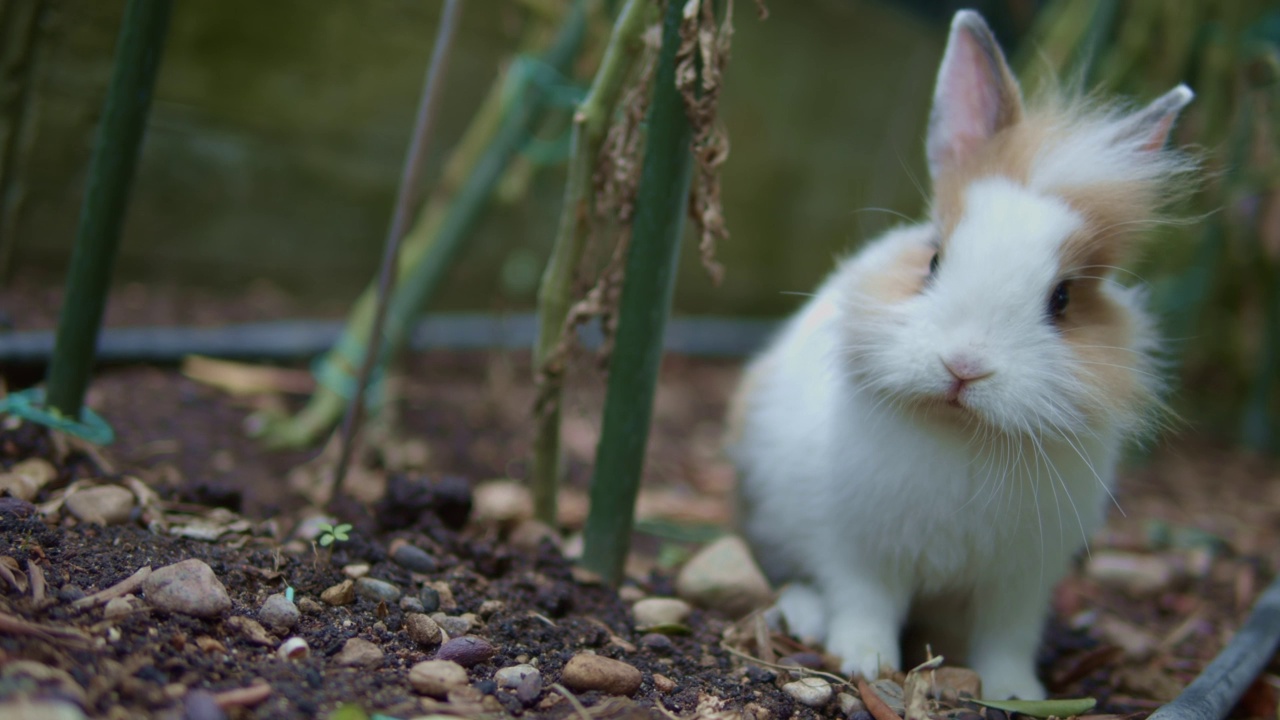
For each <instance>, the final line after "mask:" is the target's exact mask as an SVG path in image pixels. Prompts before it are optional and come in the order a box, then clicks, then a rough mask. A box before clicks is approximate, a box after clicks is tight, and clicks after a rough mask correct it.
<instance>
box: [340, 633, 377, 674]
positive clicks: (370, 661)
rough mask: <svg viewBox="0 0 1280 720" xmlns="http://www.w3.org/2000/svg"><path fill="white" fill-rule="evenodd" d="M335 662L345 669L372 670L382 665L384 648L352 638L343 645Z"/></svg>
mask: <svg viewBox="0 0 1280 720" xmlns="http://www.w3.org/2000/svg"><path fill="white" fill-rule="evenodd" d="M333 661H334V662H336V663H338V664H339V665H341V666H343V667H354V668H372V667H376V666H378V665H381V664H382V648H380V647H378V646H377V645H374V644H373V643H371V642H369V641H368V640H363V639H361V638H351V639H350V640H348V641H346V642H345V643H343V645H342V650H340V651H338V654H337V655H336V656H335V657H334V658H333Z"/></svg>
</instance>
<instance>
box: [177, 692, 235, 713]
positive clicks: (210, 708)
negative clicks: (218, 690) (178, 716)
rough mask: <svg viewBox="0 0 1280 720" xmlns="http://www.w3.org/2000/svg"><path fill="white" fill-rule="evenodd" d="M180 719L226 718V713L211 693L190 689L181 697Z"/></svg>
mask: <svg viewBox="0 0 1280 720" xmlns="http://www.w3.org/2000/svg"><path fill="white" fill-rule="evenodd" d="M182 720H227V713H226V712H225V711H224V710H223V709H222V708H221V707H219V706H218V698H217V697H215V696H214V694H213V693H211V692H209V691H208V690H192V691H191V692H189V693H187V694H186V695H185V696H184V697H183V698H182Z"/></svg>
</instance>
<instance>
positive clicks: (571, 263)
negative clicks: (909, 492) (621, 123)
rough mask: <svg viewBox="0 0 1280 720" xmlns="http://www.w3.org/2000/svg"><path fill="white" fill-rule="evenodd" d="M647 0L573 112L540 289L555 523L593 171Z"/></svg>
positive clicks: (546, 461) (543, 494)
mask: <svg viewBox="0 0 1280 720" xmlns="http://www.w3.org/2000/svg"><path fill="white" fill-rule="evenodd" d="M649 8H650V3H649V2H648V0H627V4H626V6H625V7H623V9H622V13H621V14H620V15H619V16H618V20H617V22H616V23H615V25H614V28H613V34H612V36H611V37H610V39H609V45H608V47H607V48H606V49H605V51H604V57H603V58H602V59H601V61H600V68H599V70H597V71H596V76H595V80H594V81H593V82H592V84H591V89H590V91H589V92H588V93H587V96H586V98H585V99H583V101H582V103H581V104H580V105H579V106H578V110H577V112H576V113H574V116H573V137H572V140H571V142H572V147H573V150H572V154H571V155H570V160H569V172H568V179H567V180H566V183H565V194H564V206H563V207H562V209H561V211H560V224H559V228H558V230H557V234H556V242H555V247H554V248H553V249H552V252H551V258H550V259H549V260H548V261H547V267H546V270H545V272H544V273H543V275H542V284H541V286H540V287H539V289H538V340H537V343H536V345H535V347H534V362H533V370H534V378H535V380H537V381H538V383H539V387H538V401H537V413H536V416H537V417H536V422H537V426H538V427H537V435H536V438H535V440H534V451H533V471H532V485H533V497H534V512H535V514H536V515H537V517H538V519H539V520H541V521H543V522H545V523H547V524H549V525H554V524H555V522H556V489H557V488H556V486H557V484H558V483H559V479H560V400H561V388H562V384H563V378H564V358H563V357H557V356H558V355H562V353H560V352H559V348H560V347H561V339H562V337H563V334H564V332H565V327H564V324H565V319H566V318H567V317H568V315H569V307H570V303H571V301H572V299H573V298H572V292H573V279H574V272H575V270H576V269H577V267H578V264H579V262H580V261H581V258H582V250H583V245H584V244H585V242H586V238H587V230H588V228H587V225H588V221H589V218H590V217H591V215H592V212H591V211H592V205H593V203H592V192H591V190H592V171H593V170H594V168H595V167H596V159H597V157H598V156H599V154H600V147H601V145H602V143H603V141H604V136H605V130H606V129H608V126H609V120H610V118H612V117H613V112H614V109H615V108H616V107H617V104H618V98H619V97H620V96H621V94H622V89H623V83H624V82H625V80H626V78H627V76H628V74H629V73H630V70H631V67H632V66H633V65H634V64H635V60H636V57H637V56H638V53H639V50H640V48H641V47H642V41H641V35H642V34H643V33H644V27H645V15H646V11H647V10H648V9H649Z"/></svg>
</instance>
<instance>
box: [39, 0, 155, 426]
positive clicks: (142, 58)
mask: <svg viewBox="0 0 1280 720" xmlns="http://www.w3.org/2000/svg"><path fill="white" fill-rule="evenodd" d="M170 4H171V3H170V0H129V4H128V5H126V6H125V11H124V20H123V23H122V25H121V28H120V39H119V41H118V42H117V43H116V59H115V64H114V66H113V68H112V71H111V85H110V88H109V89H108V91H107V101H106V106H105V108H104V109H103V116H102V124H101V126H100V127H99V131H98V138H97V142H96V143H95V146H94V151H93V159H92V160H91V162H90V166H89V187H88V189H87V190H86V191H85V195H84V204H83V206H82V207H81V210H80V228H79V231H78V232H77V234H76V244H75V248H74V249H73V250H72V254H71V269H70V271H69V272H68V275H67V295H66V298H65V299H64V300H63V306H62V313H61V316H60V318H59V320H58V340H57V344H56V346H55V348H54V353H53V360H52V362H51V363H50V366H49V380H48V392H49V394H48V404H49V406H50V407H51V408H53V409H54V410H56V411H58V412H60V413H61V414H62V415H63V416H66V417H70V418H79V417H80V409H81V405H82V404H83V402H84V393H85V389H86V388H87V387H88V385H89V374H90V373H91V372H92V370H93V361H94V349H95V347H96V346H97V343H98V330H99V328H100V326H101V325H102V313H103V310H104V308H105V307H106V300H107V288H108V286H109V285H110V283H111V271H112V268H113V267H114V266H115V259H116V250H117V249H118V248H119V246H120V230H121V226H122V225H123V224H124V214H125V210H126V209H127V207H128V202H129V189H130V186H131V185H132V181H133V175H134V168H135V167H136V165H137V162H138V151H139V149H140V147H141V146H142V134H143V130H144V129H145V126H146V122H147V111H148V109H150V107H151V95H152V91H153V90H154V88H155V81H156V73H157V71H158V70H159V67H160V55H161V53H162V51H163V50H164V36H165V32H166V30H167V29H168V25H169V9H170Z"/></svg>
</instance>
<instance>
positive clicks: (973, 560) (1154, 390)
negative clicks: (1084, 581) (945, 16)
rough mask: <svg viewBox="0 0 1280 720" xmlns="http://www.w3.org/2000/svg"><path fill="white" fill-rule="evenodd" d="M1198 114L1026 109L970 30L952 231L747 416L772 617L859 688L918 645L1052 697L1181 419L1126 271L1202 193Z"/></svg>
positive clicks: (752, 402)
mask: <svg viewBox="0 0 1280 720" xmlns="http://www.w3.org/2000/svg"><path fill="white" fill-rule="evenodd" d="M1191 98H1192V93H1191V91H1190V90H1188V89H1187V88H1186V87H1185V86H1181V85H1180V86H1178V87H1176V88H1174V89H1173V90H1171V91H1170V92H1168V93H1167V94H1165V95H1164V96H1162V97H1160V98H1159V99H1157V100H1155V101H1154V102H1152V103H1151V104H1150V105H1149V106H1147V107H1146V108H1143V109H1141V110H1137V111H1136V112H1129V111H1126V110H1124V109H1121V108H1118V107H1116V106H1113V105H1106V104H1099V103H1096V102H1089V101H1086V100H1084V99H1081V98H1074V99H1070V98H1067V99H1064V98H1062V97H1061V96H1059V95H1052V94H1051V95H1050V96H1049V97H1046V98H1045V99H1043V100H1037V101H1035V102H1033V103H1027V104H1024V101H1023V98H1022V93H1021V91H1020V89H1019V87H1018V85H1017V83H1016V81H1015V80H1014V77H1013V74H1012V73H1011V72H1010V70H1009V68H1008V65H1007V64H1006V62H1005V59H1004V56H1003V54H1002V53H1001V51H1000V48H999V46H998V44H997V43H996V41H995V38H994V37H993V36H992V34H991V31H990V30H989V29H988V27H987V25H986V23H985V22H984V21H983V20H982V18H981V17H980V16H979V15H978V14H977V13H975V12H972V11H961V12H959V13H957V14H956V16H955V19H954V21H953V23H952V26H951V33H950V37H949V40H948V44H947V48H946V53H945V55H944V57H943V60H942V64H941V67H940V69H939V73H938V78H937V84H936V87H935V90H934V98H933V110H932V114H931V115H930V119H929V129H928V140H927V147H926V149H927V155H928V163H929V170H930V174H931V176H932V181H933V192H934V197H933V202H932V207H931V210H930V216H929V219H928V220H927V221H926V222H922V223H920V224H916V225H909V226H906V227H901V228H898V229H895V230H892V231H890V232H888V233H887V234H885V235H884V236H882V237H880V238H878V239H876V240H874V241H871V242H870V243H869V244H868V245H866V246H865V247H864V248H863V249H862V250H861V251H860V252H859V253H857V254H856V255H854V256H853V257H851V258H849V259H847V260H845V261H844V262H842V263H841V264H840V265H839V266H838V268H837V269H836V270H835V271H834V273H833V274H832V275H831V276H830V277H829V278H828V279H827V280H826V282H825V283H824V284H823V285H822V286H821V288H820V289H819V290H818V292H817V294H816V295H815V296H813V298H812V299H811V300H810V301H809V302H808V303H807V304H806V305H805V307H804V308H803V309H802V310H801V311H800V312H799V313H798V315H797V316H796V317H794V318H793V319H792V320H791V321H790V322H789V323H788V324H787V325H786V326H785V327H784V328H783V329H782V330H781V332H780V333H779V335H778V336H777V337H776V338H775V339H774V341H773V343H772V345H771V346H770V347H769V348H767V350H766V351H765V352H763V353H762V354H761V355H760V356H759V357H757V358H756V359H755V360H754V361H753V362H752V363H751V364H750V366H749V367H748V369H747V372H746V374H745V375H744V379H743V382H742V386H741V388H740V390H739V392H738V395H737V397H736V398H735V401H734V407H733V408H732V409H731V418H730V423H729V427H730V430H729V432H730V436H729V443H728V452H729V455H730V457H731V458H732V460H733V462H734V463H735V465H736V466H737V469H738V475H739V485H740V496H739V500H740V503H741V504H740V508H739V509H740V523H741V530H742V532H743V534H744V535H745V536H746V537H747V539H748V541H749V542H750V543H751V546H752V549H753V552H754V553H755V556H756V558H757V560H758V561H759V563H760V565H761V567H762V568H763V569H764V571H765V574H766V575H767V576H768V577H769V579H770V580H771V582H773V583H774V584H775V585H777V586H781V589H780V593H779V596H778V602H777V605H776V606H775V608H774V617H775V618H776V617H777V615H778V614H780V615H781V616H782V617H783V618H785V621H786V624H787V627H788V628H789V629H790V630H791V631H792V632H794V633H796V634H797V635H799V636H801V637H805V638H808V639H811V640H813V641H818V642H823V643H825V645H826V647H827V649H828V650H829V651H830V652H832V653H834V654H836V655H839V656H840V657H841V658H842V661H843V665H842V668H843V670H844V671H845V672H847V673H859V674H862V675H864V676H867V677H872V678H874V677H875V676H876V675H877V673H878V671H879V669H880V667H881V665H882V664H887V665H890V666H894V667H900V666H901V664H902V660H903V658H902V657H901V655H900V653H901V647H900V638H901V634H902V633H903V632H904V630H905V629H906V628H908V627H910V628H911V629H912V631H913V633H916V634H918V636H919V639H920V642H919V643H918V645H914V647H920V648H923V646H924V642H928V643H930V644H931V646H932V648H933V649H934V651H935V652H941V653H942V654H946V655H948V657H951V658H952V659H953V660H955V661H957V662H963V663H965V664H967V665H969V666H970V667H972V668H974V669H975V670H977V671H978V672H979V673H980V674H981V675H982V678H983V682H984V687H985V692H984V695H986V696H987V697H993V698H994V697H1009V696H1017V697H1020V698H1023V699H1037V698H1043V697H1044V694H1045V691H1044V688H1043V686H1042V685H1041V684H1040V682H1039V681H1038V680H1037V678H1036V672H1035V663H1034V658H1035V653H1036V649H1037V647H1038V644H1039V640H1040V637H1041V633H1042V629H1043V623H1044V620H1045V618H1046V616H1047V613H1048V609H1049V602H1050V593H1051V590H1052V588H1053V586H1054V584H1055V583H1056V582H1057V581H1058V580H1060V579H1061V578H1062V576H1063V574H1064V573H1065V572H1066V571H1067V569H1068V566H1069V564H1070V563H1071V562H1072V559H1073V556H1074V555H1075V554H1076V553H1077V552H1078V551H1079V550H1080V549H1081V547H1082V546H1083V545H1084V544H1085V542H1086V538H1087V537H1088V536H1089V534H1090V533H1091V532H1093V531H1095V530H1096V529H1097V528H1098V527H1099V526H1100V525H1101V523H1102V521H1103V518H1104V514H1105V511H1106V507H1107V505H1108V504H1109V503H1111V502H1112V499H1111V497H1110V492H1111V487H1112V482H1113V480H1114V476H1115V466H1116V463H1117V460H1118V457H1119V455H1120V452H1121V449H1122V446H1123V445H1124V443H1125V442H1126V441H1127V440H1130V439H1132V438H1133V437H1134V436H1136V435H1138V434H1140V433H1142V432H1144V431H1146V430H1149V429H1150V428H1151V426H1152V425H1153V422H1154V420H1153V418H1157V417H1158V414H1159V413H1158V411H1159V409H1160V407H1161V405H1160V400H1159V395H1160V391H1161V388H1160V383H1159V381H1158V380H1157V367H1156V363H1155V361H1154V360H1153V353H1154V351H1155V350H1156V349H1157V339H1156V337H1155V336H1154V333H1153V322H1152V320H1151V318H1150V317H1149V316H1148V314H1147V312H1146V311H1145V310H1144V308H1143V304H1144V299H1143V296H1142V294H1141V293H1140V292H1139V291H1138V290H1135V289H1131V288H1128V287H1125V286H1123V285H1121V284H1120V283H1118V282H1117V281H1116V275H1117V272H1119V271H1120V270H1119V267H1120V266H1121V265H1122V264H1123V263H1124V262H1125V261H1126V260H1127V259H1129V256H1130V255H1131V251H1132V250H1134V249H1135V245H1136V244H1137V242H1138V240H1139V239H1140V236H1141V234H1142V232H1141V231H1143V230H1145V229H1148V228H1149V227H1150V226H1151V225H1152V224H1153V223H1155V222H1158V221H1159V219H1160V216H1159V212H1160V210H1161V208H1162V207H1163V206H1164V205H1165V203H1166V201H1167V200H1168V199H1169V197H1170V195H1171V193H1173V192H1174V191H1176V190H1177V189H1178V188H1179V187H1185V186H1186V185H1188V183H1187V182H1186V181H1187V180H1188V179H1189V177H1190V171H1192V170H1193V169H1194V164H1193V163H1192V162H1191V161H1190V160H1189V159H1188V158H1187V157H1186V156H1185V155H1181V154H1178V153H1176V152H1173V151H1170V150H1167V149H1165V143H1166V139H1167V137H1168V134H1169V130H1170V127H1171V125H1172V124H1173V122H1174V120H1175V118H1176V117H1177V114H1178V112H1179V111H1180V110H1181V109H1182V108H1183V107H1184V106H1185V105H1186V104H1187V103H1188V102H1190V100H1191ZM913 637H915V635H913Z"/></svg>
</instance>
